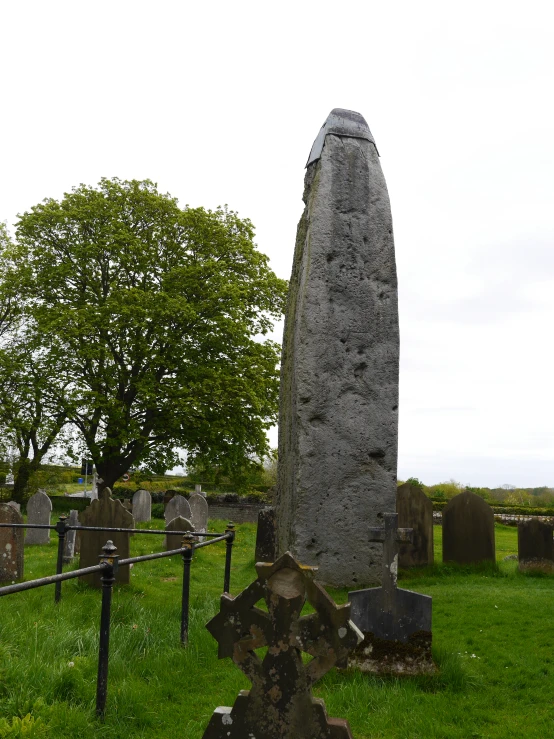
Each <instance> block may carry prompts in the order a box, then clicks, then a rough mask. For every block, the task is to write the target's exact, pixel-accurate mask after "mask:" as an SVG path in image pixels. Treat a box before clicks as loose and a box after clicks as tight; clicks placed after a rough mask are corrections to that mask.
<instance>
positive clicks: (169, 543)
mask: <svg viewBox="0 0 554 739" xmlns="http://www.w3.org/2000/svg"><path fill="white" fill-rule="evenodd" d="M165 530H166V531H167V534H166V535H165V541H164V544H165V551H166V552H170V551H172V550H173V549H180V548H181V547H182V546H183V534H182V533H180V534H171V532H172V531H180V532H183V531H185V532H187V531H194V527H193V525H192V523H191V521H189V520H188V519H187V518H183V517H182V516H177V517H176V518H174V519H173V520H172V521H170V522H169V523H168V524H167V526H166V527H165Z"/></svg>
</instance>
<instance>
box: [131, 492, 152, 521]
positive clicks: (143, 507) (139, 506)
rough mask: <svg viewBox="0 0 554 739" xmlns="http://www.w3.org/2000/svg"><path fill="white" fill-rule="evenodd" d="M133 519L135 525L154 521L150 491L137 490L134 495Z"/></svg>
mask: <svg viewBox="0 0 554 739" xmlns="http://www.w3.org/2000/svg"><path fill="white" fill-rule="evenodd" d="M133 518H134V519H135V523H142V522H144V521H150V520H151V519H152V496H151V495H150V493H149V492H148V490H137V492H136V493H135V494H134V495H133Z"/></svg>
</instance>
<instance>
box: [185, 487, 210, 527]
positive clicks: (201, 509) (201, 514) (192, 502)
mask: <svg viewBox="0 0 554 739" xmlns="http://www.w3.org/2000/svg"><path fill="white" fill-rule="evenodd" d="M188 502H189V506H190V512H191V519H190V520H191V521H192V525H193V526H194V530H195V531H203V532H205V531H206V530H207V528H208V503H207V501H206V498H204V496H203V495H202V494H200V493H193V494H192V495H191V496H190V498H189V501H188Z"/></svg>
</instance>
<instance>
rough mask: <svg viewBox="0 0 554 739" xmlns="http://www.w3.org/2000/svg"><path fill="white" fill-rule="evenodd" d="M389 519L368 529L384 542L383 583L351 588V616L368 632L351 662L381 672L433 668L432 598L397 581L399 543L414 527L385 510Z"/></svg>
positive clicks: (410, 672) (372, 538) (413, 672)
mask: <svg viewBox="0 0 554 739" xmlns="http://www.w3.org/2000/svg"><path fill="white" fill-rule="evenodd" d="M384 522H385V526H384V528H381V529H377V528H370V530H369V536H370V541H381V542H383V585H382V586H381V587H380V588H367V589H366V590H354V591H352V592H349V593H348V599H349V600H350V603H351V605H352V621H353V622H354V623H355V624H356V626H357V627H358V628H359V629H360V631H361V632H362V633H363V635H364V640H363V642H362V643H361V644H359V645H358V646H357V647H356V648H355V649H354V651H353V652H352V654H351V655H350V658H349V660H348V664H349V666H353V667H358V668H359V669H360V670H362V671H363V672H376V673H381V674H401V675H416V674H423V673H432V672H435V670H436V668H435V664H434V662H433V658H432V656H431V642H432V632H431V615H432V598H431V597H430V596H428V595H422V594H421V593H414V592H413V591H411V590H403V589H401V588H399V587H398V586H397V578H398V550H399V545H400V543H401V542H404V541H409V540H410V539H411V537H412V531H411V529H399V528H398V514H397V513H385V514H384Z"/></svg>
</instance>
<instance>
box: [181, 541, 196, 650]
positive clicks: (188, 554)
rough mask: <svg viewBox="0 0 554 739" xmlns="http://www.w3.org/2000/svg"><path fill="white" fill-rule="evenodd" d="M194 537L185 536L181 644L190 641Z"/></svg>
mask: <svg viewBox="0 0 554 739" xmlns="http://www.w3.org/2000/svg"><path fill="white" fill-rule="evenodd" d="M194 540H195V538H194V536H193V535H192V534H185V535H184V536H183V552H182V554H181V556H182V557H183V596H182V599H181V644H183V645H185V644H188V641H189V594H190V566H191V564H192V554H193V551H194Z"/></svg>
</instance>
